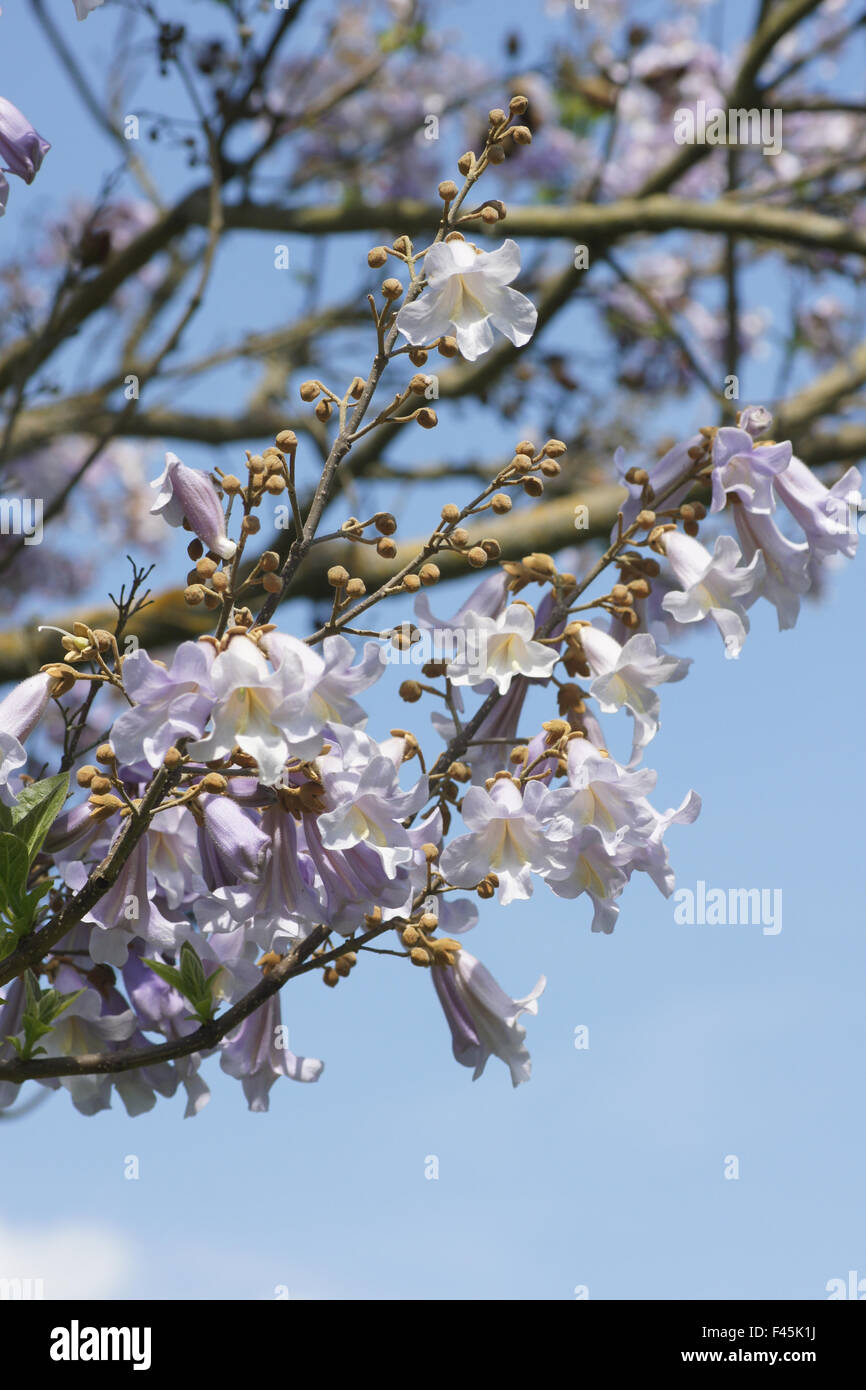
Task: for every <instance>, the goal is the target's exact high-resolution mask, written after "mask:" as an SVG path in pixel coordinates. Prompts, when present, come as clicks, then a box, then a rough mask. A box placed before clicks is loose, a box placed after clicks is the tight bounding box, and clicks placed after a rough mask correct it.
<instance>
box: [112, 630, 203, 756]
mask: <svg viewBox="0 0 866 1390" xmlns="http://www.w3.org/2000/svg"><path fill="white" fill-rule="evenodd" d="M213 662H214V650H213V647H212V646H211V645H210V643H206V642H181V644H180V646H179V647H178V648H177V651H176V652H175V654H174V657H173V659H172V663H171V666H170V667H168V669H166V668H165V667H164V666H162V665H160V664H159V663H157V662H155V661H153V660H152V658H151V657H150V656H148V654H147V652H146V651H145V650H144V649H143V648H139V649H138V650H137V651H134V652H130V654H129V656H128V657H126V658H125V660H124V663H123V680H124V685H125V687H126V690H127V693H128V694H129V697H130V699H131V700H133V701H134V706H133V708H132V709H127V710H124V712H123V713H122V714H121V715H120V716H119V718H118V719H116V720H115V722H114V727H113V728H112V730H111V736H110V737H111V746H112V747H113V749H114V751H115V753H116V754H117V757H118V759H119V761H120V762H121V763H123V764H126V765H127V766H128V767H131V766H133V765H134V764H135V763H137V762H139V761H140V760H141V759H142V758H143V759H144V760H145V761H146V762H147V763H149V764H150V766H151V767H154V768H155V767H159V766H160V765H161V763H162V761H163V759H164V757H165V755H166V753H167V752H168V750H169V748H171V747H172V745H173V744H175V743H176V742H177V740H178V739H179V738H200V737H201V735H202V733H203V732H204V729H205V727H206V725H207V721H208V719H209V717H210V712H211V707H212V705H213V702H214V692H213V689H212V687H211V681H210V671H211V667H212V665H213Z"/></svg>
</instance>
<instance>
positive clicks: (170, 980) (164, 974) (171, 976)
mask: <svg viewBox="0 0 866 1390" xmlns="http://www.w3.org/2000/svg"><path fill="white" fill-rule="evenodd" d="M143 959H144V963H145V965H149V966H150V968H151V970H152V971H153V972H154V974H156V975H158V976H159V978H160V979H161V980H165V983H166V984H167V985H171V987H172V989H176V990H177V992H178V994H183V981H182V980H181V978H180V971H179V970H175V968H174V966H173V965H166V963H165V961H163V960H148V958H147V956H144V957H143Z"/></svg>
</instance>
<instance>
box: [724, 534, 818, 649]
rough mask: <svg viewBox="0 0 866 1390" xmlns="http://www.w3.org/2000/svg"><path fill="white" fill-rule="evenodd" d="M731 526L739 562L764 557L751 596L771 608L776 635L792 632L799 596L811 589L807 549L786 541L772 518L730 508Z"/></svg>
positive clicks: (804, 544)
mask: <svg viewBox="0 0 866 1390" xmlns="http://www.w3.org/2000/svg"><path fill="white" fill-rule="evenodd" d="M734 525H735V526H736V528H737V534H738V535H739V537H740V541H741V544H742V547H743V558H744V559H745V560H746V561H749V560H751V559H752V557H753V556H754V555H755V553H756V552H757V551H758V550H760V552H761V554H762V555H763V557H764V577H763V579H762V580H761V582H760V584H759V585H758V586H757V588H756V591H755V592H756V593H758V594H760V596H761V597H762V598H765V599H768V600H769V601H770V603H772V604H773V605H774V606H775V609H776V612H777V614H778V618H779V630H780V631H783V630H784V629H785V628H792V627H793V626H794V624H795V623H796V621H797V617H798V615H799V612H800V595H801V594H805V593H806V591H807V590H808V589H809V587H810V585H811V579H810V576H809V554H810V552H809V547H808V545H807V544H806V542H805V541H800V542H797V541H792V540H789V539H788V537H787V536H783V535H782V533H781V531H780V530H779V529H778V527H777V526H776V524H775V522H774V521H773V518H772V517H770V516H766V515H762V514H760V513H757V512H750V511H747V509H746V508H745V507H734Z"/></svg>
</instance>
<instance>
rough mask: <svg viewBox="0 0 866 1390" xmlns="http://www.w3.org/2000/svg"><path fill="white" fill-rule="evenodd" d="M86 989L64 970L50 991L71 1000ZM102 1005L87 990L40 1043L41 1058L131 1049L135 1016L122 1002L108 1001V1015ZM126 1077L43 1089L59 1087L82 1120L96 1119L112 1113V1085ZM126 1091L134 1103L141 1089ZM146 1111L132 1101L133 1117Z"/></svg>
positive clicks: (61, 1082)
mask: <svg viewBox="0 0 866 1390" xmlns="http://www.w3.org/2000/svg"><path fill="white" fill-rule="evenodd" d="M85 983H86V981H85V977H84V976H82V975H81V974H80V973H79V971H77V970H75V969H73V968H72V967H71V966H69V965H66V964H63V965H61V966H60V968H59V970H58V971H57V974H56V976H55V979H54V987H55V988H56V989H58V990H59V991H60V992H61V993H62V994H71V993H73V992H74V991H75V990H78V989H81V987H82V985H84V984H85ZM112 994H114V995H117V991H116V990H114V991H112ZM118 1001H119V1007H118ZM106 1002H107V1001H105V1000H104V999H103V997H102V996H101V995H100V994H99V993H98V992H97V991H96V990H95V989H91V988H85V989H84V991H83V993H81V994H79V996H78V998H77V999H73V1001H72V1003H71V1004H69V1005H68V1006H67V1007H66V1009H65V1010H64V1011H63V1013H62V1014H61V1015H60V1017H59V1018H58V1019H57V1021H56V1023H55V1024H54V1026H53V1027H52V1029H51V1032H50V1033H47V1034H46V1035H45V1037H44V1038H42V1040H41V1046H42V1047H44V1048H45V1055H46V1056H47V1057H75V1056H81V1055H82V1054H84V1053H94V1052H105V1051H111V1050H112V1048H113V1047H114V1045H116V1044H117V1043H123V1044H125V1045H130V1040H131V1038H132V1037H133V1036H134V1034H135V1032H136V1019H135V1014H134V1013H133V1012H132V1010H131V1009H130V1008H125V1007H123V1005H124V1004H125V1001H124V1000H122V999H121V998H120V996H119V995H117V999H116V1000H113V1001H112V1002H113V1003H114V1005H115V1007H114V1009H112V1010H111V1011H109V1010H108V1009H107V1008H106ZM142 1041H144V1040H143V1039H142ZM124 1076H125V1074H124V1073H122V1072H121V1073H118V1075H117V1076H116V1077H113V1076H111V1075H107V1076H106V1075H100V1074H98V1073H97V1074H95V1075H92V1076H62V1077H51V1078H50V1079H48V1080H47V1081H46V1082H44V1083H43V1084H45V1085H47V1086H48V1087H49V1089H51V1090H56V1089H57V1088H58V1087H59V1086H62V1087H63V1088H64V1089H65V1090H67V1091H68V1092H69V1094H70V1096H71V1098H72V1104H73V1105H74V1106H75V1108H76V1110H79V1111H81V1113H82V1114H83V1115H95V1114H97V1113H98V1112H99V1111H100V1110H108V1109H109V1108H110V1106H111V1087H112V1084H118V1089H120V1086H119V1083H120V1081H121V1078H122V1077H124ZM169 1084H170V1085H171V1083H169ZM172 1089H173V1087H172ZM124 1090H125V1091H126V1094H127V1098H129V1097H130V1096H131V1097H135V1098H137V1092H138V1090H139V1085H137V1084H136V1083H135V1082H134V1081H132V1082H131V1083H130V1086H125V1087H124ZM121 1094H122V1093H121ZM151 1094H152V1093H151ZM152 1104H153V1100H152V1099H151V1105H152ZM148 1108H149V1107H148V1106H147V1105H135V1103H134V1101H133V1105H132V1110H131V1113H133V1114H135V1113H137V1112H138V1111H140V1110H141V1109H148Z"/></svg>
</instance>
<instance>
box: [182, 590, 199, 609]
mask: <svg viewBox="0 0 866 1390" xmlns="http://www.w3.org/2000/svg"><path fill="white" fill-rule="evenodd" d="M203 599H204V589H203V587H202V585H201V584H187V586H186V588H185V589H184V591H183V601H184V603H188V604H189V606H190V608H195V606H196V604H197V603H201V602H202V600H203Z"/></svg>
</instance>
